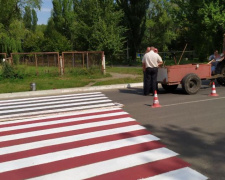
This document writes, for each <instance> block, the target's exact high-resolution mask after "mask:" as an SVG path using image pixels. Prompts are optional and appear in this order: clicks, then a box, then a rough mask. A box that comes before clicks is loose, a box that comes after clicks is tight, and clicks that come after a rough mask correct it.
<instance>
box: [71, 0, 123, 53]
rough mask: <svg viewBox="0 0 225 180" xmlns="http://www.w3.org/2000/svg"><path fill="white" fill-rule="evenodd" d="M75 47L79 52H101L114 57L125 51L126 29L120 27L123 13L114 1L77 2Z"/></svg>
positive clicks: (92, 0)
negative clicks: (124, 35)
mask: <svg viewBox="0 0 225 180" xmlns="http://www.w3.org/2000/svg"><path fill="white" fill-rule="evenodd" d="M74 12H75V15H76V20H77V21H76V24H75V26H74V33H73V34H74V47H75V49H77V50H100V51H104V52H105V54H106V55H108V56H113V55H115V54H117V53H119V52H121V51H122V50H123V43H124V37H123V36H122V35H123V33H124V32H125V28H124V27H123V26H121V25H120V22H121V19H122V17H123V13H122V11H118V10H116V6H115V4H114V1H113V0H106V1H101V0H97V1H96V0H86V1H75V4H74Z"/></svg>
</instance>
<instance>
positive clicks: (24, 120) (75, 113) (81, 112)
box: [0, 107, 121, 125]
mask: <svg viewBox="0 0 225 180" xmlns="http://www.w3.org/2000/svg"><path fill="white" fill-rule="evenodd" d="M114 110H121V108H115V107H113V108H106V109H88V110H83V111H76V112H65V113H63V114H62V113H60V114H57V115H48V117H44V118H40V117H38V118H37V117H35V118H27V119H23V120H21V119H20V120H14V121H3V122H0V125H2V124H4V125H6V124H14V123H20V122H29V121H41V120H43V119H51V118H60V117H65V116H74V115H83V114H85V115H86V114H89V113H99V112H105V111H114Z"/></svg>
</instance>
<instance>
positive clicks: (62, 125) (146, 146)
mask: <svg viewBox="0 0 225 180" xmlns="http://www.w3.org/2000/svg"><path fill="white" fill-rule="evenodd" d="M95 98H96V99H95ZM100 99H104V102H102V100H100ZM74 100H75V101H77V102H74ZM93 105H95V106H96V107H94V108H93V107H92V106H93ZM81 107H82V108H81ZM0 108H1V110H0V114H2V115H4V118H6V120H7V119H10V115H12V117H19V116H20V117H21V118H20V119H18V120H13V121H2V122H0V180H8V179H9V180H23V179H40V180H53V179H54V180H62V179H63V180H66V179H68V180H71V179H72V180H80V179H96V180H101V179H102V180H110V179H112V180H115V179H119V180H120V179H121V180H134V179H135V180H136V179H144V180H145V179H146V180H164V179H165V180H178V179H181V180H205V179H207V177H205V176H204V175H202V174H200V173H198V172H197V171H195V170H193V169H191V168H190V167H189V166H190V165H189V164H188V163H186V162H184V161H183V160H181V159H180V158H178V157H177V155H178V154H177V153H175V152H173V151H171V150H169V149H167V148H166V147H165V146H164V145H163V144H161V143H160V142H159V138H158V137H156V136H154V135H152V134H151V133H150V132H149V131H147V130H146V129H145V128H144V127H143V126H141V125H140V124H139V123H138V122H136V121H135V120H134V119H133V118H131V117H130V115H129V114H128V113H126V112H124V111H123V110H122V109H121V108H119V107H118V106H116V105H115V104H114V103H113V102H111V100H109V99H108V98H107V97H105V96H104V94H102V93H99V92H98V93H85V94H73V95H68V96H67V95H64V96H50V97H40V98H29V99H18V100H7V101H0ZM30 108H32V111H31V109H30ZM68 108H69V109H68ZM18 109H19V111H13V110H18ZM49 111H50V112H51V114H48V112H49ZM68 111H70V112H68ZM9 112H13V113H12V114H10V113H9ZM53 112H57V113H56V114H55V115H53ZM59 112H61V113H59ZM62 112H63V113H62ZM41 113H43V115H44V116H43V117H40V116H39V117H32V118H28V116H27V115H28V114H31V115H34V114H36V115H39V114H41ZM25 114H26V118H23V115H25Z"/></svg>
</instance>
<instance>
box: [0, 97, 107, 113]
mask: <svg viewBox="0 0 225 180" xmlns="http://www.w3.org/2000/svg"><path fill="white" fill-rule="evenodd" d="M102 99H108V98H107V97H104V96H103V97H93V98H86V99H84V98H83V99H70V100H63V101H51V100H48V102H47V103H44V102H39V103H38V102H36V103H33V104H24V105H21V104H17V105H14V106H8V105H7V106H4V107H0V111H3V110H4V109H13V108H20V109H21V108H24V107H36V106H51V107H52V105H54V104H61V106H63V104H68V103H75V102H81V101H82V102H84V101H93V100H102ZM49 101H50V102H49Z"/></svg>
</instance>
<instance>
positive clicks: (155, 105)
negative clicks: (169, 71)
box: [152, 91, 161, 108]
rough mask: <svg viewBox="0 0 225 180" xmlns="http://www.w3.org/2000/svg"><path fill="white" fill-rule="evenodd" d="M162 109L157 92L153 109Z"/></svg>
mask: <svg viewBox="0 0 225 180" xmlns="http://www.w3.org/2000/svg"><path fill="white" fill-rule="evenodd" d="M157 107H161V105H160V104H159V100H158V95H157V91H155V94H154V99H153V105H152V108H157Z"/></svg>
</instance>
